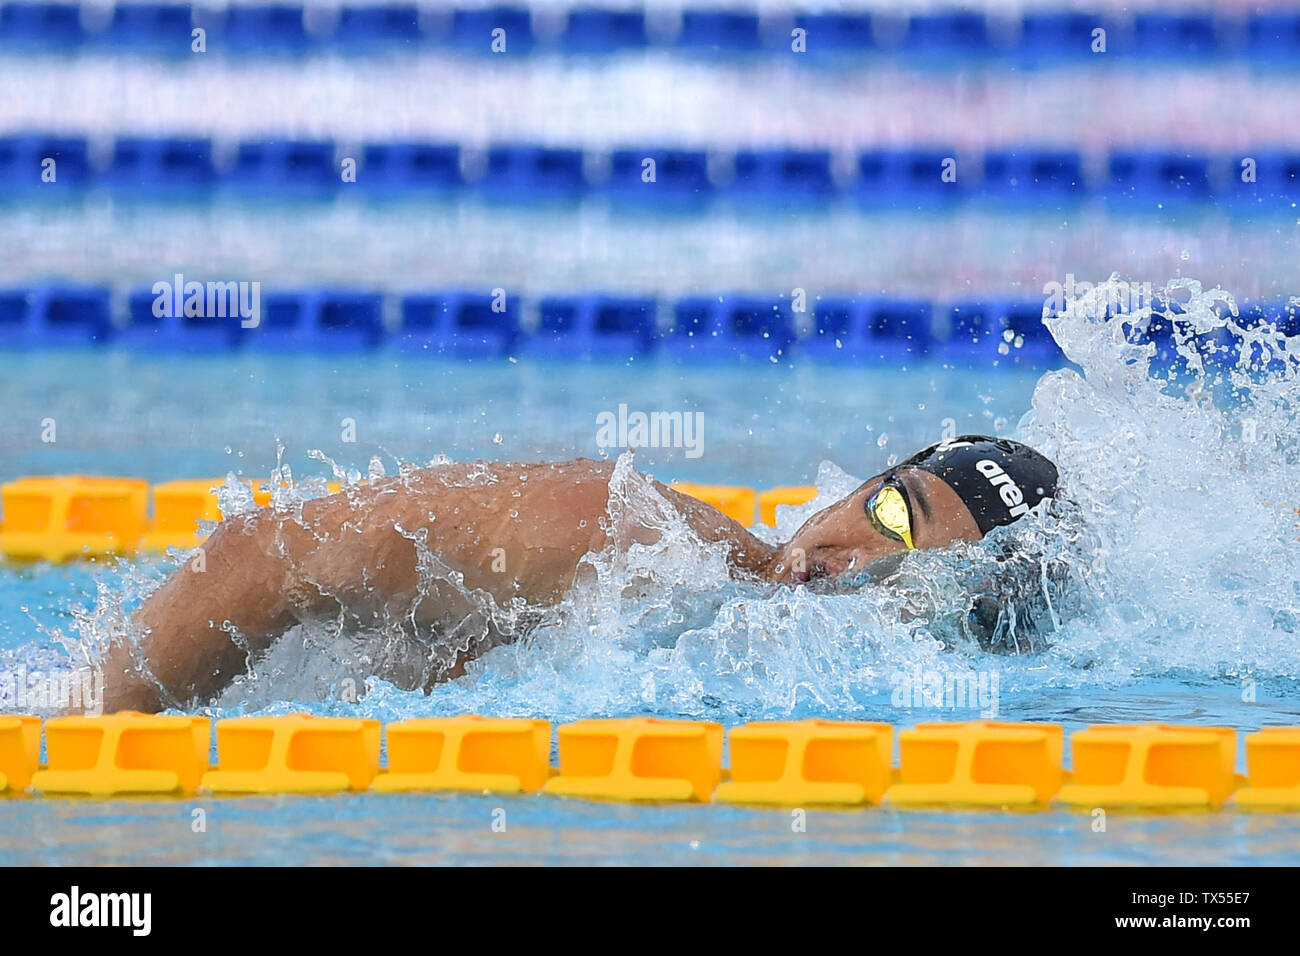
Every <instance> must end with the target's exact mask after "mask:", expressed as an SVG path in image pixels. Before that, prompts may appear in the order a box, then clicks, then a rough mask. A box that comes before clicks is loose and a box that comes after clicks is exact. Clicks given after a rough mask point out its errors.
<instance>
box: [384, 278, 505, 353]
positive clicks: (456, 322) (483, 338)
mask: <svg viewBox="0 0 1300 956" xmlns="http://www.w3.org/2000/svg"><path fill="white" fill-rule="evenodd" d="M393 340H394V341H395V343H396V344H397V345H398V347H399V348H401V349H403V350H406V351H412V352H418V353H423V354H428V355H447V356H452V357H454V358H462V359H474V358H502V357H504V356H507V355H511V354H513V353H514V352H515V347H516V344H517V343H518V341H519V303H518V300H517V299H516V298H515V297H514V296H509V297H505V298H503V299H498V298H496V297H494V296H492V295H489V294H486V293H474V292H431V293H413V294H411V295H407V296H404V297H403V298H402V301H401V326H400V328H399V330H398V331H397V332H396V333H394V338H393Z"/></svg>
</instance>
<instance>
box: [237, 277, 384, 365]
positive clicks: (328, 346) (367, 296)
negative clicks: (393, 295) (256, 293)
mask: <svg viewBox="0 0 1300 956" xmlns="http://www.w3.org/2000/svg"><path fill="white" fill-rule="evenodd" d="M232 324H236V323H235V322H232ZM247 336H248V337H247V345H248V347H249V348H252V349H256V350H261V351H268V352H299V351H324V352H353V351H364V350H366V349H372V348H375V347H377V346H378V345H379V344H380V342H381V341H382V340H383V339H384V336H385V328H384V300H383V296H382V295H380V294H379V293H377V292H367V291H358V290H347V289H312V290H305V291H301V292H275V291H272V292H269V293H266V294H264V295H263V296H262V303H261V315H260V317H259V322H258V325H257V326H256V327H255V328H250V329H248V330H247Z"/></svg>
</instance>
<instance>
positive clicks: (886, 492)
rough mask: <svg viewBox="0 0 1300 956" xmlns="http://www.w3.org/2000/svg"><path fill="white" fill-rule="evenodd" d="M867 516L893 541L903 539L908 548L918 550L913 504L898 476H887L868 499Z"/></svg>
mask: <svg viewBox="0 0 1300 956" xmlns="http://www.w3.org/2000/svg"><path fill="white" fill-rule="evenodd" d="M866 510H867V517H868V518H870V519H871V523H872V525H874V526H875V529H876V530H877V531H879V532H880V533H881V534H883V535H884V536H885V537H886V538H889V539H890V540H891V541H901V542H903V544H905V545H907V550H909V551H914V550H916V545H914V544H913V543H912V506H911V504H910V503H909V502H908V500H907V492H906V491H904V490H903V486H902V484H900V483H899V481H898V479H897V478H893V477H890V478H886V479H885V481H884V483H883V484H882V485H881V486H880V487H879V488H877V489H876V493H875V494H874V495H872V496H871V497H870V498H868V499H867V506H866Z"/></svg>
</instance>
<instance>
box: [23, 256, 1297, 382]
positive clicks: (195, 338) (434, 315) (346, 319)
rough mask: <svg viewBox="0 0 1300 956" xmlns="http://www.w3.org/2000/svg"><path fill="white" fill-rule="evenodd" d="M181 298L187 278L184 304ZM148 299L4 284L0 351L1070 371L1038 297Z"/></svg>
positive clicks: (1169, 313) (1176, 360) (273, 292)
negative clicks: (804, 303) (245, 309)
mask: <svg viewBox="0 0 1300 956" xmlns="http://www.w3.org/2000/svg"><path fill="white" fill-rule="evenodd" d="M168 281H169V282H170V277H169V278H168ZM209 285H210V284H209V283H203V284H201V287H202V288H203V289H205V292H206V296H205V297H204V301H205V302H211V301H213V299H212V296H213V292H212V291H211V289H209ZM229 285H230V286H231V287H233V286H234V285H236V284H235V283H230V284H229ZM165 288H166V289H170V288H171V286H170V285H169V286H166V287H165ZM189 288H190V286H189V284H188V283H187V285H186V290H187V295H186V296H183V298H186V297H187V296H188V290H189ZM154 289H155V287H154V286H142V287H139V288H136V289H132V290H126V294H125V295H123V296H120V297H118V296H115V295H114V291H113V290H112V289H109V288H107V287H101V286H87V285H74V284H68V283H46V284H41V285H33V286H30V287H20V288H0V348H4V349H37V348H48V347H61V346H95V345H104V344H111V345H114V346H116V347H120V348H128V349H141V350H148V351H160V352H224V351H231V350H243V349H247V350H252V351H261V352H268V353H293V352H325V353H329V352H334V353H351V352H363V351H368V350H374V349H377V348H380V347H386V348H390V349H394V350H396V351H400V352H407V353H411V354H420V355H429V356H444V357H448V358H454V359H466V360H473V359H504V358H506V357H509V356H516V355H523V356H530V357H535V358H542V359H548V360H596V361H619V362H625V361H635V360H639V359H648V358H653V357H655V356H662V357H664V358H667V359H669V360H674V361H681V362H684V363H705V364H707V363H710V362H714V363H716V362H734V361H737V360H739V361H755V362H764V363H767V362H784V361H786V360H787V359H790V358H792V357H797V358H807V359H810V360H812V361H816V362H840V363H844V362H849V363H855V364H860V365H872V364H879V363H889V364H893V365H908V364H915V363H919V362H923V361H937V362H941V363H944V364H947V365H953V366H961V367H970V368H1001V369H1015V368H1043V367H1054V366H1059V365H1060V364H1062V363H1063V362H1064V356H1063V355H1062V353H1061V351H1060V349H1059V347H1058V346H1057V345H1056V343H1055V341H1054V340H1053V339H1052V337H1051V335H1050V333H1049V332H1048V330H1047V328H1046V326H1045V325H1044V324H1043V322H1042V317H1043V314H1044V305H1043V302H1042V300H1039V299H1014V298H1005V297H989V298H981V299H969V300H961V301H956V302H932V301H929V300H921V299H907V298H893V297H887V296H852V295H849V296H836V295H827V296H823V297H820V298H814V299H812V300H811V301H809V302H808V314H806V315H805V314H802V313H796V312H795V311H794V309H793V308H792V304H791V300H790V299H789V298H787V297H784V296H762V295H753V294H744V293H729V294H723V295H711V296H710V295H689V296H685V297H683V298H680V299H676V300H673V301H662V300H660V299H657V298H655V297H653V296H631V295H623V294H619V295H612V294H605V293H580V294H576V295H548V296H544V297H541V298H537V299H530V298H528V297H526V296H525V297H522V298H521V297H520V296H518V295H513V294H512V295H506V294H505V293H504V292H503V291H502V290H466V289H448V290H429V291H412V292H408V293H402V294H387V293H383V292H379V291H375V290H370V289H353V288H340V287H333V286H327V287H316V288H305V289H297V290H281V289H269V290H263V291H261V293H260V298H259V299H258V302H259V306H260V307H259V308H258V309H257V310H256V318H257V322H256V324H255V325H254V324H252V323H248V324H247V325H246V324H245V323H246V320H247V319H248V318H249V317H248V316H246V315H244V314H241V313H240V312H239V310H238V306H237V305H236V303H235V302H234V301H232V300H229V299H228V300H225V301H226V302H228V303H229V304H228V305H226V306H225V307H224V311H222V312H221V313H220V314H214V313H213V312H212V308H213V306H212V305H210V304H209V305H206V306H205V309H204V310H202V311H203V312H204V314H203V315H195V314H191V315H186V314H185V310H184V309H183V308H179V309H178V308H174V307H173V308H165V307H160V306H159V301H160V299H159V296H160V295H165V296H169V297H170V296H172V293H171V292H169V291H164V292H163V293H156V292H155V291H154ZM232 291H233V290H232ZM218 295H220V293H218ZM172 301H174V299H172ZM215 301H217V302H221V301H222V300H221V299H219V298H218V299H217V300H215ZM521 303H522V304H521ZM245 304H247V303H245ZM219 308H220V307H219ZM1239 308H1240V317H1239V318H1238V320H1237V322H1238V325H1239V326H1240V327H1241V328H1243V329H1246V328H1250V327H1253V326H1254V327H1257V326H1260V325H1262V324H1264V323H1265V322H1267V323H1270V324H1272V325H1274V326H1276V328H1277V332H1278V335H1277V336H1276V337H1275V339H1276V341H1275V342H1274V345H1273V346H1270V347H1269V354H1267V355H1265V354H1264V347H1263V346H1260V345H1259V344H1252V345H1251V348H1252V353H1251V359H1252V361H1253V362H1257V363H1258V364H1259V365H1260V366H1261V367H1266V368H1269V369H1276V368H1277V367H1279V363H1284V362H1293V363H1294V362H1300V347H1298V348H1295V349H1294V351H1292V350H1291V348H1290V343H1289V342H1286V341H1285V337H1286V336H1296V335H1300V304H1296V305H1292V304H1290V303H1289V300H1286V299H1276V300H1273V299H1270V300H1264V301H1247V302H1243V303H1241V304H1240V306H1239ZM1124 321H1125V322H1126V331H1127V333H1128V334H1129V337H1130V339H1131V340H1132V341H1134V342H1142V343H1150V344H1153V345H1155V346H1156V353H1155V358H1154V365H1155V367H1157V368H1179V367H1181V363H1182V362H1183V359H1182V357H1181V356H1178V355H1177V354H1176V350H1175V348H1174V346H1175V344H1176V343H1178V342H1181V341H1184V340H1186V341H1188V342H1190V343H1191V344H1192V345H1193V346H1194V347H1195V348H1196V349H1197V350H1198V352H1200V353H1201V354H1202V356H1203V360H1204V361H1206V362H1207V363H1208V364H1218V365H1222V364H1224V363H1226V362H1234V363H1235V361H1236V357H1237V355H1238V353H1239V350H1240V348H1241V345H1242V340H1241V339H1240V336H1238V335H1236V334H1234V333H1232V332H1231V331H1226V330H1218V331H1216V332H1214V333H1212V334H1208V335H1199V334H1198V333H1196V331H1195V329H1194V328H1193V327H1192V326H1191V324H1190V323H1188V322H1187V321H1186V320H1185V319H1183V318H1182V314H1181V312H1180V310H1179V307H1178V306H1177V304H1176V303H1168V302H1157V303H1156V304H1155V305H1154V306H1153V309H1152V314H1151V316H1150V317H1149V320H1147V321H1144V322H1143V323H1142V324H1141V327H1138V324H1137V323H1136V322H1131V321H1129V320H1127V319H1126V320H1124Z"/></svg>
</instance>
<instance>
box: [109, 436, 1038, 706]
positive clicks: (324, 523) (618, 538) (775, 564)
mask: <svg viewBox="0 0 1300 956" xmlns="http://www.w3.org/2000/svg"><path fill="white" fill-rule="evenodd" d="M614 469H615V465H614V463H611V462H598V461H592V460H587V459H578V460H574V461H566V462H557V463H550V464H528V465H517V464H485V463H482V462H480V463H475V464H445V465H438V466H434V467H430V468H425V469H419V470H416V471H413V472H411V473H409V474H406V475H402V476H400V477H394V478H386V479H381V480H379V481H376V482H374V483H372V484H369V485H366V486H360V487H356V488H350V489H348V490H347V491H346V492H343V493H340V494H334V495H330V496H328V497H325V498H318V499H314V500H311V501H307V502H305V503H303V504H302V506H301V511H300V512H298V511H292V510H272V509H267V508H262V509H258V510H256V511H253V512H248V513H244V514H240V515H237V516H233V517H231V518H228V519H226V520H225V521H223V522H222V523H221V524H220V525H219V526H218V527H217V529H216V531H215V532H213V534H212V536H211V537H210V538H209V539H208V540H207V542H206V543H205V544H204V545H203V559H202V561H201V562H199V561H195V560H190V561H187V562H186V563H185V564H184V565H183V566H182V567H180V568H179V569H177V570H176V571H175V572H174V573H173V574H172V575H171V577H169V578H168V579H167V580H166V581H164V582H163V584H162V585H161V586H159V587H158V588H157V590H155V591H154V592H153V593H152V594H150V595H149V596H148V598H147V599H146V600H145V602H144V603H143V604H142V605H141V607H140V608H139V609H138V610H137V611H136V612H135V613H134V615H133V616H132V619H131V630H132V631H133V632H134V633H135V634H137V635H139V637H138V640H137V639H136V638H135V637H132V636H122V637H118V638H116V639H115V640H113V641H112V642H110V644H109V646H108V648H107V650H106V652H105V655H104V659H103V662H104V679H105V708H106V710H109V711H116V710H140V711H147V712H156V711H158V710H161V709H164V708H167V707H181V708H189V707H191V706H193V705H194V704H195V703H196V702H202V701H206V700H210V699H211V698H212V697H213V696H214V695H216V694H218V693H219V692H220V691H221V690H222V689H223V688H224V687H226V686H227V685H228V684H229V683H230V682H231V681H232V680H234V679H235V677H237V676H238V675H239V674H241V673H243V672H244V671H245V670H246V669H247V664H248V662H249V660H250V659H255V658H257V657H258V656H260V655H262V654H263V653H265V652H266V651H267V649H268V648H269V647H270V646H271V644H272V643H274V641H275V640H276V638H277V637H279V636H280V635H281V634H283V633H284V632H285V631H286V630H288V629H289V628H290V627H292V626H293V625H295V624H298V623H305V622H312V621H322V620H328V621H334V622H339V623H341V624H342V625H344V626H345V627H348V628H356V629H363V628H365V627H367V626H371V627H374V626H383V625H386V624H392V623H394V622H401V623H402V624H403V625H404V626H406V627H409V628H413V629H416V630H418V631H419V632H420V633H425V634H433V635H436V637H435V638H434V640H433V643H432V645H431V660H433V662H434V666H433V667H432V669H431V670H430V671H429V673H428V674H427V678H428V679H427V681H425V682H424V683H425V686H426V687H428V686H432V685H433V684H436V683H438V682H441V681H444V680H448V679H451V678H454V677H456V676H459V675H460V674H462V673H463V672H464V665H465V663H466V662H467V661H469V660H470V659H472V658H473V657H475V656H478V655H479V654H481V653H483V652H484V651H486V650H487V649H488V648H490V647H491V646H494V645H495V644H498V643H503V642H506V641H509V640H511V639H513V638H515V637H517V636H519V635H518V634H510V633H499V632H497V631H496V625H494V623H493V621H494V618H493V616H492V615H486V616H484V615H482V614H479V615H478V616H477V617H476V616H475V615H474V611H475V607H474V606H473V604H472V597H473V595H475V594H478V595H486V596H488V597H490V598H491V602H492V603H493V604H494V605H495V606H498V607H506V606H513V607H516V608H517V607H526V608H532V609H541V608H545V607H547V606H551V605H554V604H556V603H558V602H559V601H560V600H561V599H562V598H563V596H564V594H565V592H566V591H567V590H568V588H569V587H571V586H572V585H573V583H574V580H575V575H576V574H577V572H578V568H579V564H580V562H581V561H582V559H583V557H584V556H585V555H587V554H589V553H593V552H599V551H601V550H602V549H604V548H605V547H607V546H609V545H611V543H613V544H615V545H616V546H627V545H628V544H630V543H633V542H636V543H642V544H652V543H654V542H655V541H656V540H658V538H659V535H660V534H661V530H660V529H662V528H663V527H664V524H663V520H662V514H661V515H659V516H658V517H656V515H655V514H653V512H655V511H656V509H660V510H662V509H665V508H667V509H670V511H671V513H672V514H673V515H674V516H680V519H682V520H683V521H684V522H685V524H686V525H687V526H688V527H689V528H690V529H691V530H692V531H693V532H694V533H695V534H696V535H698V536H699V537H700V538H702V539H703V540H704V541H707V542H715V543H719V544H721V545H722V546H723V547H725V548H726V551H727V555H728V561H729V564H730V565H731V568H732V571H733V574H735V575H736V576H737V577H745V578H749V579H751V580H757V581H768V582H772V583H774V584H778V585H787V586H799V585H801V584H807V583H808V582H810V581H814V580H819V579H829V580H836V579H846V578H854V579H860V578H861V577H862V576H863V575H867V576H870V575H871V571H872V568H873V567H877V568H878V567H879V566H880V564H881V563H882V559H895V560H896V557H897V556H901V555H902V554H903V553H905V552H906V551H908V550H912V549H920V548H942V547H944V546H945V545H949V544H952V543H953V542H955V541H974V540H978V539H979V538H982V537H983V536H984V535H985V534H987V533H988V532H989V531H990V530H992V529H993V528H995V527H998V526H999V525H1005V524H1010V523H1011V522H1013V521H1015V520H1016V519H1017V518H1019V517H1020V516H1021V515H1024V514H1025V513H1027V512H1028V511H1029V510H1030V509H1031V508H1033V507H1035V506H1036V505H1037V504H1038V503H1039V502H1040V501H1042V500H1043V499H1046V498H1052V497H1053V496H1054V495H1055V494H1056V482H1057V472H1056V467H1055V466H1054V465H1053V464H1052V463H1051V462H1050V461H1048V460H1047V459H1046V458H1044V457H1043V456H1042V455H1040V454H1039V453H1038V452H1036V451H1034V450H1033V449H1031V448H1029V447H1027V446H1025V445H1022V444H1020V443H1018V442H1013V441H1009V440H1006V439H992V438H986V437H983V436H978V435H965V436H962V437H960V438H955V439H952V440H949V441H945V442H940V443H939V444H937V445H932V446H931V447H929V448H926V449H924V450H923V451H921V452H919V453H917V454H916V455H914V456H912V457H911V458H909V459H907V460H906V461H904V462H902V463H901V464H899V465H896V466H894V467H893V468H890V469H889V470H888V471H886V472H884V473H882V474H879V475H876V476H875V477H874V478H871V479H870V480H868V481H866V482H865V483H863V484H862V485H861V486H860V487H859V488H858V489H857V490H856V491H854V492H853V493H852V494H850V495H849V496H848V497H846V498H844V499H842V500H840V501H838V502H836V503H835V504H833V505H831V506H830V507H828V508H825V509H823V510H822V511H819V512H817V513H816V514H814V515H813V516H812V517H810V518H809V519H808V520H807V521H806V522H804V524H803V525H802V527H800V528H799V530H798V531H797V532H796V533H795V534H794V536H793V537H792V538H791V539H790V540H789V541H787V542H786V543H785V544H782V545H772V544H768V543H766V542H764V541H762V540H760V539H759V538H757V537H755V536H754V535H753V534H751V533H750V532H749V531H748V530H746V529H745V528H744V527H743V526H742V525H741V524H740V523H739V522H737V521H734V520H732V519H731V518H728V517H727V516H725V515H723V514H722V513H721V512H719V511H718V510H717V509H715V508H713V507H712V506H710V505H708V504H705V503H704V502H702V501H699V500H697V499H695V498H691V497H688V496H687V495H684V494H681V493H679V492H677V491H674V490H673V489H671V488H669V487H667V486H666V485H663V484H661V483H659V482H657V481H654V480H653V479H649V478H644V479H642V478H641V476H637V477H638V479H640V480H642V481H643V485H642V487H643V488H644V489H645V490H646V494H645V495H642V496H631V499H630V501H629V500H626V499H625V500H624V501H623V502H622V503H621V504H620V506H619V507H618V508H617V509H615V508H613V507H611V501H610V479H611V476H612V475H613V473H614ZM638 508H640V509H641V510H640V511H638ZM417 542H421V543H419V544H418V545H417ZM422 556H423V557H422ZM431 563H432V565H433V566H432V567H430V564H431ZM884 563H890V562H884ZM471 618H472V619H474V620H475V621H476V623H475V624H474V625H473V626H472V627H470V628H468V629H467V628H466V627H463V626H459V625H461V624H463V622H465V621H467V620H470V619H471ZM518 619H519V618H516V620H518ZM476 629H477V632H476V633H474V634H468V633H467V631H468V630H476ZM439 651H441V654H439Z"/></svg>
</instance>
